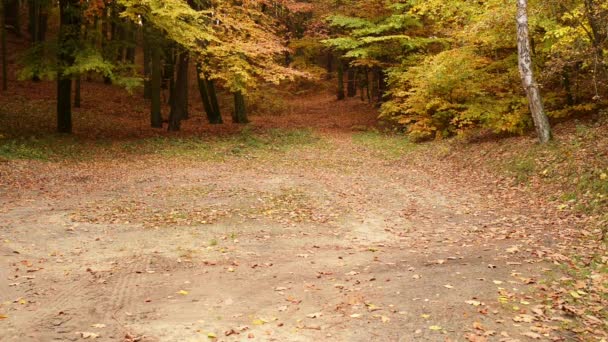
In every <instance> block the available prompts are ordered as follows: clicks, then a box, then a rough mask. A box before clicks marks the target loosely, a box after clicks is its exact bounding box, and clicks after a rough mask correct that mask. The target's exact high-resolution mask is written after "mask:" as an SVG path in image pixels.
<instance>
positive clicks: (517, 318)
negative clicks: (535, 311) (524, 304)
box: [513, 315, 534, 323]
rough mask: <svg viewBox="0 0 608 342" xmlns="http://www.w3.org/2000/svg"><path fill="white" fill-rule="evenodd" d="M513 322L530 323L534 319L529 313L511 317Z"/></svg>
mask: <svg viewBox="0 0 608 342" xmlns="http://www.w3.org/2000/svg"><path fill="white" fill-rule="evenodd" d="M513 320H514V321H515V322H524V323H532V321H534V317H533V316H530V315H518V316H515V317H513Z"/></svg>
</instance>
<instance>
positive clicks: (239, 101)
mask: <svg viewBox="0 0 608 342" xmlns="http://www.w3.org/2000/svg"><path fill="white" fill-rule="evenodd" d="M232 122H234V123H238V124H246V123H248V122H249V119H248V118H247V108H246V107H245V96H244V95H243V93H242V92H240V91H239V92H236V93H234V112H233V113H232Z"/></svg>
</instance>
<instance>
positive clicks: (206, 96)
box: [196, 64, 224, 125]
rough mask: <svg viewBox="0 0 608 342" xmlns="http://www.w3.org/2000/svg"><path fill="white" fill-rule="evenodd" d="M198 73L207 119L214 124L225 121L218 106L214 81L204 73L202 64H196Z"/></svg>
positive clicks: (199, 87)
mask: <svg viewBox="0 0 608 342" xmlns="http://www.w3.org/2000/svg"><path fill="white" fill-rule="evenodd" d="M196 74H197V81H198V91H199V93H200V94H201V100H202V101H203V107H205V113H206V114H207V120H208V121H209V123H210V124H212V125H217V124H222V123H224V122H223V120H222V115H221V113H220V109H219V106H218V101H217V95H216V93H215V86H214V85H213V81H212V80H209V79H207V77H205V75H203V72H202V70H201V66H200V64H197V65H196Z"/></svg>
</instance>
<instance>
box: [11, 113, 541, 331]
mask: <svg viewBox="0 0 608 342" xmlns="http://www.w3.org/2000/svg"><path fill="white" fill-rule="evenodd" d="M320 105H326V104H320ZM328 126H329V125H328ZM318 134H319V135H320V136H321V137H322V139H321V141H320V142H318V143H316V144H312V145H306V146H298V147H294V148H292V149H290V150H289V151H287V152H277V153H276V154H274V155H272V154H269V155H264V156H262V157H257V158H248V157H247V156H234V157H231V158H228V159H226V160H224V161H198V162H196V161H187V162H184V161H181V160H179V159H175V160H173V159H171V160H166V159H165V160H161V159H155V158H144V157H142V158H141V160H139V159H136V160H130V161H122V162H98V163H96V164H95V165H94V166H92V165H90V164H87V165H83V164H73V163H72V164H70V163H68V164H58V165H48V164H44V165H38V164H36V165H38V166H37V167H39V169H38V170H37V171H34V172H33V173H34V174H35V175H32V171H31V170H30V169H28V167H29V166H31V165H30V164H20V163H19V162H13V163H14V165H12V171H11V172H13V173H14V174H15V177H17V178H18V176H19V175H20V174H21V175H26V174H27V175H29V176H30V177H33V178H35V179H36V182H34V184H36V185H31V184H30V186H28V187H27V188H24V189H21V190H19V189H16V188H7V189H6V192H5V193H4V194H3V195H2V196H1V197H2V198H1V200H2V203H3V204H2V207H1V209H0V215H1V216H0V255H1V257H2V262H1V263H0V303H2V304H1V306H0V314H2V315H5V316H6V318H5V319H1V320H0V340H2V341H5V340H6V341H17V340H18V341H53V340H59V341H69V340H74V341H76V340H80V339H83V338H89V339H94V338H96V340H98V341H205V340H209V339H210V338H213V336H217V339H218V340H224V341H236V340H258V341H411V340H421V341H444V340H450V339H451V340H464V339H465V336H468V339H470V340H473V339H474V338H477V339H476V340H475V341H483V340H484V338H487V339H489V340H496V341H499V340H500V341H514V340H522V341H523V340H526V339H527V337H526V336H524V335H523V334H524V333H528V332H529V328H530V327H529V324H528V323H530V322H528V323H526V322H525V320H526V319H525V317H524V319H523V321H524V322H514V321H513V320H512V315H513V307H514V306H516V305H519V306H529V307H530V309H532V307H533V306H534V304H533V303H527V302H523V303H513V302H509V299H510V298H511V296H512V294H513V293H519V294H521V293H525V292H526V291H528V288H527V287H528V285H526V284H527V283H531V282H533V281H532V280H531V279H537V278H538V277H539V276H540V273H541V272H542V269H543V266H544V265H542V264H539V263H536V262H535V261H533V260H527V258H526V257H525V256H526V255H528V254H529V253H530V252H533V251H530V250H526V237H525V236H518V235H517V234H516V233H515V232H516V231H517V229H516V228H518V227H519V226H520V225H521V224H524V223H525V222H528V221H527V218H526V213H522V212H520V211H516V210H513V209H510V208H508V207H504V206H503V205H502V204H501V203H499V202H498V201H496V200H494V199H492V198H488V197H487V196H486V195H481V194H476V193H475V192H474V191H473V190H472V189H467V188H462V186H461V185H457V184H455V183H451V182H449V181H448V182H446V180H445V179H443V180H438V179H435V178H434V177H432V176H431V175H430V174H428V173H426V172H425V171H423V170H422V169H419V168H417V167H416V165H414V164H413V163H412V162H411V161H409V160H408V159H407V158H406V157H405V158H400V159H392V158H386V157H384V156H382V155H381V154H378V153H377V151H374V150H373V149H370V148H365V147H363V146H361V145H359V144H356V143H354V142H353V133H352V132H344V131H341V132H335V131H334V132H327V131H324V132H319V133H318ZM91 163H93V162H91ZM28 165H29V166H28ZM507 302H509V304H506V303H507ZM550 334H551V333H547V336H549V335H550ZM473 335H474V336H473ZM481 336H484V337H481ZM539 336H540V338H544V337H543V336H541V335H539Z"/></svg>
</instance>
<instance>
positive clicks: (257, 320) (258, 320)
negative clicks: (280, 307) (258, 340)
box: [251, 318, 268, 325]
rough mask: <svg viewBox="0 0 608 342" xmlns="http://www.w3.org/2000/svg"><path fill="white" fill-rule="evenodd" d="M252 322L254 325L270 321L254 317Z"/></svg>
mask: <svg viewBox="0 0 608 342" xmlns="http://www.w3.org/2000/svg"><path fill="white" fill-rule="evenodd" d="M251 323H252V324H253V325H264V324H266V323H268V322H267V321H266V320H265V319H261V318H258V319H254V320H253V321H252V322H251Z"/></svg>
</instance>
